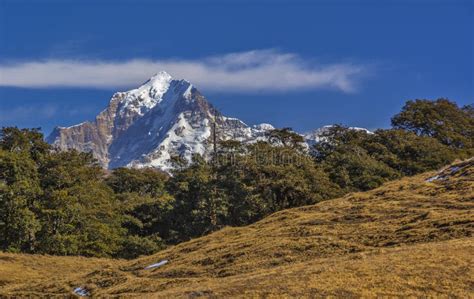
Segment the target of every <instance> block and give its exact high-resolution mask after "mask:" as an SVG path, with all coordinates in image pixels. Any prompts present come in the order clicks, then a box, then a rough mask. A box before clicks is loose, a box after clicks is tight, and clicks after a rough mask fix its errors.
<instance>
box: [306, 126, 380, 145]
mask: <svg viewBox="0 0 474 299" xmlns="http://www.w3.org/2000/svg"><path fill="white" fill-rule="evenodd" d="M332 127H334V125H327V126H323V127H321V128H318V129H315V130H313V131H311V132H308V133H304V134H302V136H303V137H304V139H305V140H306V143H308V145H313V144H316V143H318V142H321V141H324V139H325V137H324V134H325V133H327V132H328V131H329V129H331V128H332ZM348 129H349V130H355V131H364V132H366V133H367V134H373V132H371V131H369V130H367V129H365V128H359V127H348Z"/></svg>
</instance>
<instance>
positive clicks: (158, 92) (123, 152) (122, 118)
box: [47, 72, 273, 170]
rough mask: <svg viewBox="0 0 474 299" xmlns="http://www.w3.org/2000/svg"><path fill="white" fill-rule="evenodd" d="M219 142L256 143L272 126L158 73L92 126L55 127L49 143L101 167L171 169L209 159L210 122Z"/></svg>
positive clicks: (119, 97) (121, 95) (115, 101)
mask: <svg viewBox="0 0 474 299" xmlns="http://www.w3.org/2000/svg"><path fill="white" fill-rule="evenodd" d="M214 121H215V123H216V131H217V133H218V138H219V139H220V140H227V139H235V140H239V141H242V142H254V141H255V140H259V139H263V138H265V132H266V131H268V130H271V129H273V127H272V126H271V125H268V124H261V125H257V126H254V127H250V126H248V125H246V124H245V123H244V122H242V121H241V120H239V119H236V118H230V117H225V116H223V115H221V114H220V113H219V112H217V111H216V110H215V109H214V108H213V107H212V105H211V104H209V102H208V101H207V100H206V99H205V98H204V96H202V95H201V93H200V92H199V91H198V90H197V89H196V88H195V87H194V86H193V85H192V84H191V83H189V82H188V81H186V80H176V79H173V78H172V77H171V76H170V75H169V74H167V73H166V72H160V73H158V74H156V75H155V76H153V77H152V78H150V80H148V81H147V82H145V83H144V84H143V85H141V86H140V87H138V88H136V89H133V90H130V91H127V92H118V93H115V94H114V95H113V96H112V99H111V100H110V103H109V106H108V107H107V108H106V109H105V110H104V111H102V112H101V113H100V114H99V115H98V116H97V117H96V119H95V121H93V122H84V123H82V124H79V125H75V126H72V127H68V128H64V127H57V128H56V129H55V130H54V131H53V132H52V133H51V135H50V136H49V137H48V139H47V140H48V141H49V142H50V143H52V144H54V145H56V146H58V147H59V148H60V149H64V150H65V149H77V150H80V151H92V153H93V154H94V156H95V157H96V158H97V159H98V160H99V162H100V163H101V164H102V166H104V167H107V168H116V167H123V166H127V167H137V168H140V167H156V168H160V169H162V170H169V169H170V168H172V165H171V162H170V158H171V157H172V156H174V155H179V156H181V157H183V158H184V159H186V160H187V161H191V158H192V155H193V154H201V155H203V156H204V157H208V156H209V154H210V152H211V150H212V145H211V143H210V141H209V138H210V136H211V123H212V122H214Z"/></svg>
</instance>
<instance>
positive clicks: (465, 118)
mask: <svg viewBox="0 0 474 299" xmlns="http://www.w3.org/2000/svg"><path fill="white" fill-rule="evenodd" d="M472 111H473V108H472V106H466V107H463V108H460V107H458V106H457V105H456V103H454V102H451V101H449V100H448V99H443V98H441V99H438V100H436V101H429V100H415V101H408V102H407V103H406V104H405V106H404V107H403V108H402V111H401V112H400V113H399V114H397V115H395V116H394V117H393V118H392V126H393V127H394V128H395V129H403V130H407V131H411V132H414V133H415V134H417V135H419V136H428V137H433V138H435V139H437V140H439V141H440V142H441V143H442V144H445V145H448V146H450V147H453V148H457V149H464V150H469V153H471V154H472V153H473V151H472V149H473V147H474V117H473V112H472Z"/></svg>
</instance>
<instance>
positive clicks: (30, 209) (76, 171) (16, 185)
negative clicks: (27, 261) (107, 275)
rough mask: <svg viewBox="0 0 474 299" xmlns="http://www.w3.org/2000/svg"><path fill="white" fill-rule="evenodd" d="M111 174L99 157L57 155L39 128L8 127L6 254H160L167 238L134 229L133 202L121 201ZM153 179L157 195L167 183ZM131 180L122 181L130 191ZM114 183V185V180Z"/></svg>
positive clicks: (2, 212) (1, 166)
mask: <svg viewBox="0 0 474 299" xmlns="http://www.w3.org/2000/svg"><path fill="white" fill-rule="evenodd" d="M105 175H106V174H105V172H104V170H102V169H101V168H100V167H99V166H98V165H97V163H96V162H95V160H94V159H93V158H92V155H91V154H88V153H79V152H77V151H67V152H58V151H55V150H53V148H52V147H51V146H50V145H49V144H47V143H45V142H44V141H43V135H42V134H41V133H40V132H39V130H37V129H33V130H26V129H22V130H20V129H17V128H3V129H2V130H1V131H0V248H1V250H5V251H11V252H34V253H48V254H56V255H85V256H126V254H124V252H128V248H129V247H135V249H137V252H140V251H141V252H143V253H150V252H152V251H155V250H157V249H159V248H160V246H161V242H160V240H153V242H150V241H149V240H148V238H143V240H142V239H140V238H137V236H139V235H134V234H133V231H131V230H128V229H127V224H128V223H130V222H134V219H133V215H127V214H126V213H124V212H125V211H127V209H128V206H127V205H132V204H131V203H129V202H127V200H124V202H122V201H121V200H122V198H123V197H120V196H119V194H118V193H115V192H114V189H113V188H111V187H109V186H108V184H107V180H105V179H104V178H105ZM142 175H143V176H146V175H147V174H146V173H144V174H142ZM117 176H120V173H119V172H117ZM127 179H128V180H133V179H135V178H133V177H132V178H130V177H127ZM150 180H151V179H150V178H148V177H147V179H146V181H147V182H148V183H149V184H150V185H152V187H151V188H150V190H147V191H149V192H151V193H153V192H157V189H159V188H160V187H159V185H157V184H154V182H150ZM126 183H127V182H126V181H124V184H123V185H122V184H120V185H121V186H122V187H121V188H127V185H126ZM110 185H111V186H114V182H113V181H111V182H110ZM142 185H145V184H142ZM161 186H163V182H161ZM143 188H146V186H144V187H143ZM140 200H142V199H140ZM136 222H138V220H135V223H136ZM157 241H158V242H157ZM140 246H141V247H140Z"/></svg>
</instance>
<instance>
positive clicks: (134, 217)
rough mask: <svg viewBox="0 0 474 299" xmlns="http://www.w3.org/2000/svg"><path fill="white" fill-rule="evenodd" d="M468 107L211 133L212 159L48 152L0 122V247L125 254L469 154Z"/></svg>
mask: <svg viewBox="0 0 474 299" xmlns="http://www.w3.org/2000/svg"><path fill="white" fill-rule="evenodd" d="M473 119H474V109H473V107H472V106H466V107H462V108H459V107H458V106H457V105H456V104H455V103H452V102H450V101H448V100H445V99H440V100H437V101H426V100H416V101H409V102H407V104H406V105H405V106H404V107H403V109H402V111H401V112H400V113H399V114H397V115H396V116H395V117H394V118H393V119H392V124H393V128H392V129H388V130H377V131H375V132H373V133H369V132H366V131H362V130H353V129H349V128H347V127H343V126H333V127H331V128H329V129H328V130H327V132H325V134H324V136H322V137H323V138H322V141H321V142H319V143H317V144H316V145H315V146H314V147H313V148H307V147H306V145H305V143H304V140H303V138H302V137H301V136H300V135H298V134H296V133H294V132H293V131H292V130H291V129H289V128H284V129H277V130H273V131H271V132H269V134H268V138H267V140H268V141H259V142H256V143H254V144H250V145H249V144H247V145H244V144H242V143H240V142H238V141H235V140H228V141H223V142H220V143H219V145H218V151H217V152H216V153H215V154H214V155H213V157H212V159H210V160H209V161H207V160H205V159H203V158H202V157H201V156H199V155H196V156H194V157H193V162H192V163H191V164H190V165H186V163H185V162H184V161H183V160H182V159H180V158H179V157H175V158H173V161H174V163H175V164H176V168H175V170H174V171H173V173H172V174H171V175H169V174H165V173H163V172H160V171H158V170H155V169H127V168H119V169H115V170H113V171H110V172H108V171H105V170H103V169H101V168H100V167H99V166H98V165H97V163H96V162H95V160H94V159H93V158H92V156H91V155H90V154H87V153H79V152H76V151H66V152H60V151H56V150H55V149H54V148H52V147H51V146H50V145H49V144H47V143H45V142H44V141H43V136H42V134H41V133H40V132H39V130H37V129H33V130H27V129H17V128H3V129H2V130H1V131H0V250H3V251H10V252H29V253H48V254H56V255H85V256H108V257H122V258H133V257H136V256H138V255H144V254H150V253H153V252H156V251H158V250H160V249H162V248H163V247H164V246H166V245H167V244H176V243H179V242H182V241H185V240H188V239H190V238H194V237H198V236H202V235H204V234H207V233H209V232H212V231H215V230H217V229H220V228H222V227H224V226H242V225H247V224H250V223H253V222H255V221H257V220H259V219H262V218H263V217H265V216H267V215H269V214H271V213H274V212H276V211H279V210H282V209H287V208H291V207H298V206H302V205H308V204H314V203H317V202H320V201H322V200H325V199H329V198H333V197H337V196H339V195H342V194H344V193H346V192H350V191H359V190H369V189H372V188H375V187H378V186H380V185H381V184H382V183H384V182H386V181H388V180H392V179H395V178H398V177H401V176H405V175H413V174H416V173H420V172H423V171H427V170H432V169H436V168H438V167H441V166H443V165H446V164H448V163H450V162H452V161H453V160H454V159H456V158H466V157H470V156H472V155H473V153H474V149H473V147H474V140H473V139H474V135H473V132H474V123H473Z"/></svg>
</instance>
